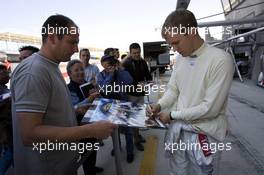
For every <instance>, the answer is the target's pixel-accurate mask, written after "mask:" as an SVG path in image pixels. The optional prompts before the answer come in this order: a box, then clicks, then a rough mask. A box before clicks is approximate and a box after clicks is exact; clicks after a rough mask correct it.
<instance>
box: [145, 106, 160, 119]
mask: <svg viewBox="0 0 264 175" xmlns="http://www.w3.org/2000/svg"><path fill="white" fill-rule="evenodd" d="M146 112H147V116H149V117H154V116H157V114H158V113H159V112H160V105H159V104H151V105H148V107H147V109H146Z"/></svg>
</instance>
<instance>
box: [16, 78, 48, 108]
mask: <svg viewBox="0 0 264 175" xmlns="http://www.w3.org/2000/svg"><path fill="white" fill-rule="evenodd" d="M11 89H12V96H13V100H14V105H15V108H16V112H40V113H45V111H46V109H47V106H48V103H49V99H50V93H51V92H52V91H51V81H49V80H48V78H45V76H43V77H40V76H36V75H33V74H30V73H27V74H24V75H21V76H19V77H18V78H15V80H14V81H13V84H11Z"/></svg>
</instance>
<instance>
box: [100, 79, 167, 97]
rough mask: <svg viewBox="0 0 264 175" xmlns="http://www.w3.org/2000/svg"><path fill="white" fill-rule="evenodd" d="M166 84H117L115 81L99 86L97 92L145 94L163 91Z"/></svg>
mask: <svg viewBox="0 0 264 175" xmlns="http://www.w3.org/2000/svg"><path fill="white" fill-rule="evenodd" d="M165 87H166V85H157V84H146V85H144V84H138V85H136V86H134V85H119V84H116V83H115V82H114V83H113V84H112V85H104V86H99V92H102V93H104V94H105V95H108V94H110V93H120V92H121V93H131V92H136V93H145V94H146V95H150V93H152V92H153V93H157V92H162V93H163V92H165V90H166V89H165Z"/></svg>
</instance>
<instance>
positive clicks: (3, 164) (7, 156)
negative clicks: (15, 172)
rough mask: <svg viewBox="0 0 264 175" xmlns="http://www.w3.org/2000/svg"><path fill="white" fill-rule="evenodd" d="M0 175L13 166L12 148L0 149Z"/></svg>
mask: <svg viewBox="0 0 264 175" xmlns="http://www.w3.org/2000/svg"><path fill="white" fill-rule="evenodd" d="M0 153H1V154H0V175H4V174H5V172H6V171H7V170H8V168H9V167H10V166H11V165H13V149H12V147H8V148H3V147H0Z"/></svg>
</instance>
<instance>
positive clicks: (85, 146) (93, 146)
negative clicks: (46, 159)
mask: <svg viewBox="0 0 264 175" xmlns="http://www.w3.org/2000/svg"><path fill="white" fill-rule="evenodd" d="M32 146H33V148H32V150H33V151H38V152H39V153H40V154H41V153H42V152H44V151H78V153H80V154H82V153H84V152H85V151H91V150H95V151H98V150H99V143H98V142H95V143H82V142H77V143H76V142H57V140H56V141H55V142H52V141H50V140H48V141H47V142H37V143H32Z"/></svg>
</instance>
